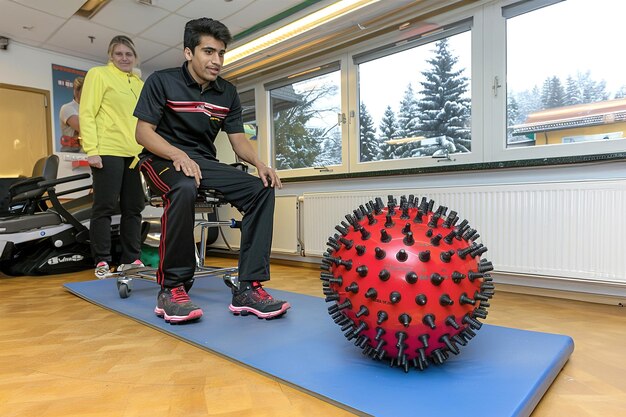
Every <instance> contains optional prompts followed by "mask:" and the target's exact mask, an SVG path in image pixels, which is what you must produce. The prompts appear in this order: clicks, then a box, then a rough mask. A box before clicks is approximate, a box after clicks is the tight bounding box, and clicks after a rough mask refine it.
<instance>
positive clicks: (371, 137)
mask: <svg viewBox="0 0 626 417" xmlns="http://www.w3.org/2000/svg"><path fill="white" fill-rule="evenodd" d="M450 32H452V33H450ZM458 32H460V33H458ZM400 49H401V50H400V51H399V52H395V53H392V54H389V53H388V52H387V51H389V48H387V47H383V48H381V49H380V50H381V51H385V53H386V55H384V56H382V57H377V55H379V54H380V52H378V51H374V52H373V53H371V54H365V55H362V56H357V57H355V62H356V63H357V64H358V80H359V81H358V96H359V103H358V106H359V112H358V114H359V148H358V151H359V162H368V161H384V160H392V159H407V158H420V157H421V158H432V157H434V158H437V157H442V158H443V157H447V156H448V155H450V154H456V153H470V152H471V151H472V139H471V116H472V115H471V96H470V91H471V32H470V31H469V29H468V27H466V26H464V27H462V28H460V27H456V28H455V29H454V30H453V31H450V30H447V31H444V32H442V33H440V34H439V36H438V37H437V38H435V39H428V38H426V39H418V40H417V42H411V41H409V42H407V43H404V44H402V46H401V47H400ZM370 57H373V58H375V59H369V58H370Z"/></svg>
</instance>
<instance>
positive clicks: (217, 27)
mask: <svg viewBox="0 0 626 417" xmlns="http://www.w3.org/2000/svg"><path fill="white" fill-rule="evenodd" d="M205 35H208V36H212V37H214V38H215V39H217V40H218V41H222V42H224V46H227V45H228V44H229V43H230V42H231V41H232V40H233V37H232V36H231V34H230V31H229V30H228V28H227V27H226V26H225V25H224V24H223V23H222V22H219V21H217V20H213V19H209V18H208V17H201V18H199V19H194V20H190V21H189V22H187V24H186V25H185V38H184V40H183V42H184V43H183V44H184V47H185V48H189V49H191V52H192V53H193V52H194V50H195V48H196V46H198V44H199V43H200V37H202V36H205Z"/></svg>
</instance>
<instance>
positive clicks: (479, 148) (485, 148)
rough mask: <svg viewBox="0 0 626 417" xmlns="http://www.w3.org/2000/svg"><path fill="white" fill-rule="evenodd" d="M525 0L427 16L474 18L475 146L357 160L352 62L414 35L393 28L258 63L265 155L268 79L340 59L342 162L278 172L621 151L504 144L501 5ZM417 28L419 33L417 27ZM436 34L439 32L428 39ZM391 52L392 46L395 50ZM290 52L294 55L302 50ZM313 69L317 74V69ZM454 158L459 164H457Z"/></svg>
mask: <svg viewBox="0 0 626 417" xmlns="http://www.w3.org/2000/svg"><path fill="white" fill-rule="evenodd" d="M561 1H564V0H528V4H532V5H531V6H530V8H531V9H533V8H537V7H538V6H537V4H541V5H543V4H546V3H548V4H556V3H559V2H561ZM524 3H526V2H523V1H519V0H483V1H479V2H475V3H472V4H469V5H464V6H461V7H459V8H457V9H454V10H452V11H449V12H446V13H443V14H440V15H435V16H429V17H428V19H427V22H426V21H424V23H432V24H434V25H435V26H438V27H444V28H445V27H450V26H454V25H455V24H462V23H463V22H464V21H467V20H469V19H471V29H470V30H471V47H472V53H471V73H470V77H471V117H472V121H471V135H472V136H471V137H472V151H471V153H469V154H463V153H459V154H453V155H451V159H453V160H452V161H448V160H442V159H435V158H427V157H421V158H409V159H394V160H387V161H368V162H360V161H359V137H360V132H359V123H358V121H359V120H358V111H359V96H358V95H359V91H358V65H357V64H355V57H359V56H363V55H366V54H368V53H373V52H375V53H378V54H379V53H380V51H382V50H384V47H385V46H386V45H392V44H398V43H402V42H406V41H407V40H409V39H412V38H411V37H410V34H409V32H410V31H402V30H394V31H393V32H390V33H387V34H386V35H382V36H379V37H376V38H373V39H370V40H368V41H365V42H361V43H356V44H354V45H351V46H349V47H345V48H343V49H338V50H334V51H333V52H331V53H328V54H326V55H324V56H322V58H319V57H316V58H314V59H308V60H302V61H299V62H298V63H297V64H295V65H293V66H289V68H288V69H287V65H285V63H283V65H282V66H281V67H280V68H281V69H279V70H276V71H273V72H272V71H271V70H270V69H266V70H263V71H259V73H262V74H263V75H262V76H261V77H254V78H255V80H254V81H252V78H253V77H250V78H248V80H250V81H248V84H247V85H245V86H244V85H242V87H243V88H247V89H250V88H254V90H255V99H256V103H257V123H258V127H259V133H258V134H259V150H260V155H261V159H262V160H264V161H273V160H274V156H273V148H274V144H273V140H272V129H273V122H272V109H271V107H270V98H269V90H268V89H267V86H268V85H277V84H276V83H277V82H280V80H281V79H286V77H288V76H289V75H291V74H298V73H300V72H303V71H307V70H309V69H311V68H314V67H317V66H324V65H328V64H331V63H333V62H339V68H340V74H341V75H340V80H341V81H340V96H341V113H343V114H344V115H345V116H346V123H343V124H342V126H341V136H342V164H341V165H334V166H332V167H328V168H329V170H327V171H326V170H323V169H319V168H298V169H291V170H281V171H279V174H280V176H281V177H282V178H306V177H315V178H319V179H323V178H324V177H326V176H330V177H332V176H334V175H335V174H349V175H351V174H354V176H355V177H360V176H367V175H366V174H368V173H372V172H376V173H381V172H384V171H394V173H396V172H397V173H400V174H401V173H402V172H407V173H411V172H415V171H418V170H420V169H426V170H435V171H436V170H441V171H447V172H455V171H457V172H460V171H461V170H466V169H467V167H468V166H478V167H480V166H482V167H485V168H489V167H494V166H495V167H504V166H507V165H510V166H519V164H520V163H523V161H528V163H529V164H535V165H536V164H541V163H542V162H541V161H544V162H543V163H544V164H551V165H558V164H559V163H561V161H563V162H566V163H571V162H575V161H576V160H579V161H583V160H585V159H588V156H590V155H593V156H599V155H603V156H606V157H609V156H610V155H611V154H613V155H615V154H619V153H623V152H624V148H625V145H624V141H623V140H616V141H607V142H587V143H571V144H567V146H562V145H561V146H558V145H542V146H532V147H517V148H511V147H509V148H507V140H506V138H507V103H506V98H507V79H506V61H507V55H506V54H507V50H506V18H505V17H504V16H503V9H504V8H509V10H510V8H511V7H521V8H523V7H524ZM539 7H540V6H539ZM547 7H550V6H547ZM412 36H413V37H415V35H414V34H413V35H412ZM435 36H436V35H435ZM425 39H426V37H425ZM432 40H435V38H432V39H429V40H428V41H429V42H430V41H432ZM416 46H418V43H416ZM391 49H393V48H391ZM391 52H392V53H395V52H397V50H392V51H391ZM293 59H294V60H296V59H297V57H294V58H293ZM311 74H312V76H315V74H314V73H311ZM496 77H497V83H496ZM496 85H499V86H500V87H495V88H494V86H496ZM265 139H268V140H265ZM456 166H458V167H459V168H458V169H455V167H456ZM461 166H463V168H461ZM377 175H378V174H377Z"/></svg>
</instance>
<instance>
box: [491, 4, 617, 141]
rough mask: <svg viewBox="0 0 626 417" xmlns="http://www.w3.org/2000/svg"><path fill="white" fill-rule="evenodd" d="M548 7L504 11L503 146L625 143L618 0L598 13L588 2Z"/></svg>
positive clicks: (515, 7) (519, 6) (522, 6)
mask: <svg viewBox="0 0 626 417" xmlns="http://www.w3.org/2000/svg"><path fill="white" fill-rule="evenodd" d="M546 3H548V2H546V1H545V0H544V1H528V2H525V3H521V4H514V5H512V6H509V7H504V8H503V9H502V14H503V16H504V18H506V68H507V104H506V106H507V120H506V122H507V137H506V147H507V148H516V147H528V146H536V147H540V146H541V147H544V146H546V145H562V144H575V143H585V142H598V141H616V140H619V139H624V133H625V131H626V81H625V80H624V68H623V61H624V58H623V54H622V52H621V51H620V50H619V48H616V47H617V46H618V45H619V44H620V39H622V38H623V30H622V25H623V13H618V12H617V11H618V10H622V11H623V10H624V5H623V1H620V0H604V1H602V7H596V6H594V4H593V3H590V2H589V1H588V0H568V1H563V2H558V3H555V4H548V5H546ZM551 3H554V2H551ZM564 17H566V18H564ZM622 146H623V145H622ZM596 151H597V148H596V150H594V152H596Z"/></svg>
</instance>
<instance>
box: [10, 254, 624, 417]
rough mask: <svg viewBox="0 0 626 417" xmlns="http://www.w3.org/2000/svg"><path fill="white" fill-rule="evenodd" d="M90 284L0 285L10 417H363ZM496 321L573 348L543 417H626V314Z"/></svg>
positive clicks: (284, 270) (508, 302)
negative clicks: (151, 322) (155, 324)
mask: <svg viewBox="0 0 626 417" xmlns="http://www.w3.org/2000/svg"><path fill="white" fill-rule="evenodd" d="M209 262H210V263H212V264H214V265H215V264H217V265H223V266H229V265H232V263H233V262H234V261H233V260H231V259H211V260H209ZM318 276H319V275H318V270H316V269H315V268H310V267H305V266H285V265H273V266H272V277H273V279H272V281H271V284H270V285H268V287H274V288H279V289H282V290H287V291H294V292H299V293H303V294H309V295H314V296H320V295H321V284H320V281H319V278H318ZM91 279H92V275H91V271H87V272H83V273H77V274H68V275H59V276H53V277H18V278H15V277H13V278H11V277H0V299H1V302H0V313H1V316H0V317H2V322H1V323H2V324H0V415H1V416H2V417H10V416H46V417H68V416H90V417H96V416H103V417H104V416H106V417H117V416H128V417H136V416H137V417H138V416H146V417H148V416H149V417H159V416H185V417H193V416H223V417H227V416H233V417H234V416H237V417H247V416H254V417H257V416H268V417H275V416H281V417H298V416H302V417H314V416H324V417H327V416H350V415H353V414H351V413H349V412H347V411H345V410H342V409H341V408H338V407H336V406H334V405H331V404H328V403H326V402H324V401H322V400H320V399H317V398H315V397H313V396H311V395H308V394H306V393H303V392H300V391H299V390H297V389H295V388H292V387H290V386H288V385H285V384H283V383H279V382H276V381H274V380H272V379H270V378H268V377H265V376H262V375H259V374H257V373H255V372H254V371H251V370H249V369H247V368H245V367H242V366H240V365H238V364H235V363H233V362H230V361H228V360H226V359H223V358H221V357H219V356H216V355H213V354H211V353H208V352H206V351H204V350H202V349H199V348H197V347H194V346H192V345H189V344H187V343H185V342H182V341H180V340H178V339H175V338H173V337H171V336H167V335H165V334H163V333H161V332H159V331H157V330H154V329H152V328H149V327H147V326H144V325H142V324H139V323H137V322H135V321H133V320H131V319H128V318H126V317H123V316H120V315H118V314H116V313H113V312H110V311H107V310H105V309H103V308H100V307H98V306H95V305H92V304H90V303H88V302H86V301H84V300H82V299H80V298H78V297H76V296H74V295H72V294H70V293H69V292H67V291H66V290H64V289H63V288H62V284H63V283H66V282H71V281H82V280H91ZM227 303H228V300H224V308H226V306H227ZM486 322H487V323H490V324H494V325H503V326H509V327H516V328H521V329H527V330H536V331H543V332H550V333H560V334H566V335H569V336H571V337H572V338H573V339H574V342H575V345H576V347H575V350H574V353H573V355H572V357H571V358H570V360H569V362H568V363H567V364H566V365H565V367H564V368H563V370H562V371H561V373H560V374H559V375H558V377H557V379H556V380H555V382H554V383H553V384H552V386H551V387H550V389H549V390H548V392H547V394H546V395H545V396H544V398H543V399H542V400H541V402H540V403H539V405H538V406H537V408H536V409H535V411H534V412H533V414H532V416H533V417H553V416H554V417H556V416H559V417H560V416H568V417H579V416H580V417H583V416H597V417H600V416H601V417H618V416H624V415H626V309H624V308H621V307H617V306H609V305H601V304H591V303H584V302H580V301H570V300H561V299H555V298H544V297H536V296H528V295H520V294H512V293H505V292H502V291H500V292H497V293H496V296H495V297H494V299H493V300H492V302H491V307H490V309H489V317H488V319H487V320H486ZM337 333H338V334H337V336H338V337H341V335H340V334H339V329H338V330H337ZM511 360H515V358H511ZM511 378H515V375H511ZM478 390H479V389H478ZM480 395H481V396H484V398H486V399H488V398H489V393H488V392H484V393H480ZM484 407H485V414H484V415H485V416H486V417H500V416H490V414H489V403H488V400H486V401H485V403H484ZM424 417H428V416H424Z"/></svg>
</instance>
